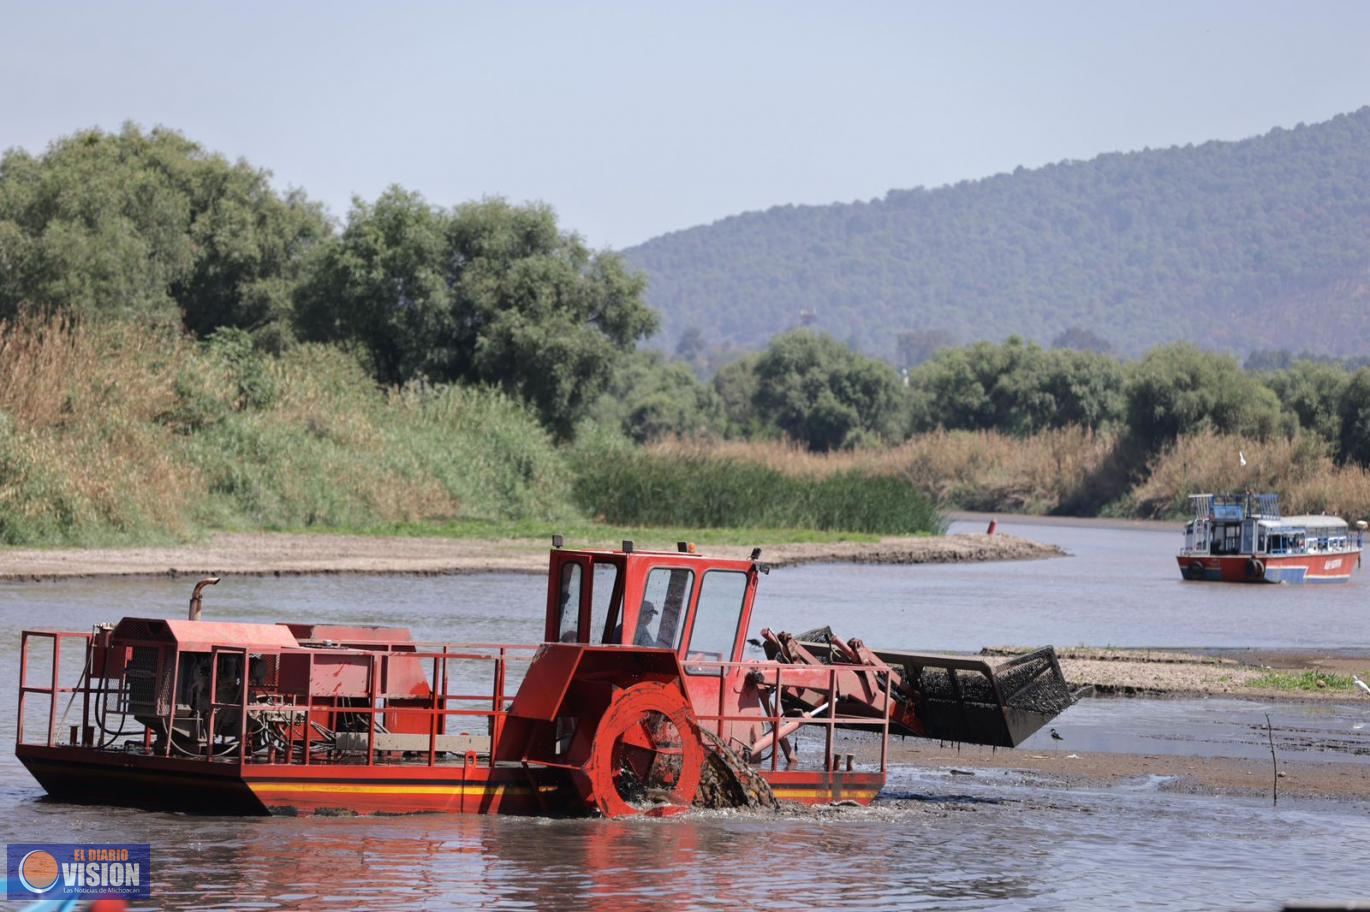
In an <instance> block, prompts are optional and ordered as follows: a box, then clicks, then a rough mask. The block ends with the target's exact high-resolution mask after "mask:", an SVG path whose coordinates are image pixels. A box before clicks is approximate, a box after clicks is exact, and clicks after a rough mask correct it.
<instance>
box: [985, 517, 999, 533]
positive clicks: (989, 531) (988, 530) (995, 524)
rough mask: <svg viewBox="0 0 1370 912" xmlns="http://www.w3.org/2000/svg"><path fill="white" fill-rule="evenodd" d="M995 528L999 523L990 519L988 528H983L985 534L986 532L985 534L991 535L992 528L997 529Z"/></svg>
mask: <svg viewBox="0 0 1370 912" xmlns="http://www.w3.org/2000/svg"><path fill="white" fill-rule="evenodd" d="M997 528H999V523H998V522H996V521H995V520H993V519H991V520H990V521H989V528H988V529H986V530H985V534H986V535H993V534H994V530H995V529H997Z"/></svg>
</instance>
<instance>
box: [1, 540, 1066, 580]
mask: <svg viewBox="0 0 1370 912" xmlns="http://www.w3.org/2000/svg"><path fill="white" fill-rule="evenodd" d="M548 547H549V543H548V542H546V541H542V540H537V541H534V540H531V539H499V540H480V539H451V538H381V537H368V536H361V535H327V534H312V535H300V534H291V533H273V532H263V533H220V534H217V535H214V536H212V537H211V538H209V539H208V540H207V541H205V542H200V543H193V544H186V545H174V546H168V547H135V548H50V549H38V548H30V549H23V548H4V549H0V581H3V580H26V581H35V580H59V579H76V578H81V577H101V576H177V577H180V576H205V575H220V574H238V575H251V576H302V575H315V574H338V573H359V574H368V575H373V574H410V575H426V574H432V575H439V574H458V573H545V572H546V570H547V550H548ZM708 552H709V553H710V554H713V555H718V556H722V557H735V558H739V559H741V558H745V557H747V556H748V555H749V554H750V553H751V547H750V546H743V545H731V546H712V545H711V546H709V548H708ZM1063 556H1065V552H1064V551H1062V550H1061V549H1060V548H1058V547H1056V546H1055V545H1044V544H1040V543H1038V542H1034V541H1029V540H1027V539H1024V538H1018V537H1017V536H1013V535H1004V534H996V535H984V534H977V535H942V536H931V537H921V538H885V539H881V540H880V541H878V542H831V543H802V544H780V545H768V546H764V550H763V556H762V560H764V561H765V562H766V563H768V564H770V565H771V566H772V567H793V566H799V565H801V564H817V563H867V564H926V563H963V562H978V561H1000V560H1040V559H1043V558H1049V557H1063Z"/></svg>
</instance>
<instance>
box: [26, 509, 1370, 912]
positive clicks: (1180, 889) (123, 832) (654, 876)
mask: <svg viewBox="0 0 1370 912" xmlns="http://www.w3.org/2000/svg"><path fill="white" fill-rule="evenodd" d="M981 528H982V527H981V525H980V524H978V523H976V524H974V525H970V524H966V525H961V526H957V527H954V529H953V531H961V530H962V529H965V530H971V529H974V530H975V531H980V529H981ZM1001 528H1002V529H1003V530H1005V531H1009V532H1013V533H1015V534H1021V535H1024V536H1026V537H1030V538H1035V539H1037V540H1041V541H1051V542H1055V543H1058V544H1060V545H1062V546H1063V547H1064V548H1066V549H1067V550H1068V551H1070V552H1071V554H1072V555H1073V556H1072V557H1070V558H1066V559H1060V560H1051V561H1035V562H1027V563H1004V564H983V565H948V566H930V567H864V566H817V567H803V568H796V569H792V570H778V571H775V572H773V573H772V574H771V575H770V576H769V577H768V578H766V579H764V580H763V581H762V587H761V594H760V597H759V599H758V605H757V614H756V618H755V625H754V626H755V628H756V629H759V628H760V627H763V626H770V627H773V628H777V629H787V630H792V631H798V630H803V629H807V628H809V627H814V626H818V625H821V624H830V625H832V626H833V628H834V629H835V630H836V631H837V632H838V633H839V634H841V635H842V636H844V637H851V636H860V637H862V638H864V639H865V640H866V641H867V642H869V643H872V644H878V645H888V646H891V647H907V648H915V649H978V648H979V647H981V646H984V645H992V644H1006V643H1011V644H1022V645H1027V644H1039V643H1055V644H1057V645H1077V644H1088V645H1110V644H1111V645H1115V646H1157V647H1160V646H1172V647H1178V646H1191V647H1192V646H1203V647H1280V646H1296V647H1329V648H1366V647H1368V646H1370V623H1368V622H1367V620H1366V614H1367V612H1366V608H1367V605H1366V604H1365V602H1366V593H1367V590H1366V585H1365V583H1364V581H1363V580H1362V579H1361V578H1360V577H1357V578H1356V579H1355V580H1354V581H1353V582H1352V583H1350V584H1349V585H1345V586H1330V587H1309V588H1297V587H1286V586H1268V587H1255V586H1235V587H1229V586H1217V585H1211V584H1202V583H1184V582H1181V581H1180V579H1179V573H1178V570H1177V569H1176V565H1175V562H1174V559H1173V553H1174V551H1175V550H1176V549H1177V547H1178V545H1179V536H1178V535H1177V534H1174V533H1160V532H1154V531H1149V530H1135V529H1126V530H1115V529H1104V528H1098V527H1074V526H1055V525H1052V526H1046V525H1043V526H1034V525H1030V524H1007V523H1006V524H1003V525H1001ZM0 560H3V554H2V553H0ZM189 589H190V586H189V584H188V581H186V580H163V579H152V580H77V581H69V582H63V583H9V584H0V680H3V681H8V682H14V681H15V680H16V678H17V667H16V665H17V647H18V632H19V631H20V630H21V629H23V628H25V627H39V626H41V627H61V628H66V629H73V630H85V629H88V628H89V627H90V625H91V624H93V623H96V622H99V621H104V620H114V619H117V618H119V617H121V616H123V615H126V614H127V615H140V614H141V615H165V616H182V615H183V612H184V610H185V604H186V599H187V597H188V595H189ZM545 592H546V587H545V583H544V582H543V581H542V580H541V579H539V578H537V577H530V576H517V575H486V576H456V577H385V578H382V577H300V578H272V577H266V578H242V579H225V580H224V581H223V582H222V583H220V584H219V586H217V587H215V588H213V589H210V590H208V591H207V596H206V605H205V610H206V616H207V617H211V618H215V619H222V620H230V619H232V620H254V621H276V620H318V621H323V622H331V623H374V622H379V623H394V624H403V625H407V626H409V627H410V628H411V629H412V630H413V631H414V633H415V635H416V636H418V637H419V638H422V639H434V640H439V639H448V640H468V641H470V640H477V641H486V642H491V641H515V642H526V641H529V640H531V639H534V638H536V637H537V636H538V635H539V634H540V632H541V615H542V600H543V598H544V597H545ZM753 632H754V631H753ZM10 686H13V683H11V685H10ZM1367 702H1370V701H1367ZM11 705H13V704H11ZM1266 709H1268V707H1267V708H1266ZM1263 711H1264V710H1263V709H1261V707H1260V704H1251V703H1243V702H1240V701H1180V702H1174V701H1154V700H1150V701H1147V700H1137V701H1090V702H1086V703H1085V704H1082V705H1081V706H1079V707H1076V708H1074V709H1071V710H1069V711H1068V712H1067V713H1066V714H1065V715H1063V716H1062V717H1061V718H1060V720H1058V727H1060V728H1061V729H1062V730H1063V731H1065V732H1066V733H1067V735H1068V736H1069V737H1070V739H1071V740H1070V743H1071V744H1072V747H1073V749H1081V750H1137V749H1139V748H1138V745H1144V747H1143V748H1141V749H1145V750H1146V751H1147V752H1149V753H1165V752H1166V751H1165V750H1163V749H1160V748H1161V747H1164V746H1165V745H1170V744H1173V743H1179V742H1177V741H1176V739H1175V738H1173V737H1171V735H1172V733H1173V732H1174V731H1175V730H1177V729H1179V728H1183V727H1185V726H1189V727H1190V728H1191V729H1193V728H1195V727H1196V726H1198V727H1205V726H1211V727H1212V730H1214V731H1217V732H1223V734H1221V735H1220V736H1219V737H1215V738H1214V739H1213V741H1212V742H1211V744H1210V746H1203V743H1207V742H1203V739H1198V740H1193V739H1191V740H1192V741H1193V743H1190V744H1189V745H1188V746H1183V747H1176V748H1175V750H1177V751H1183V752H1187V753H1200V754H1202V753H1204V752H1205V751H1208V752H1213V753H1216V754H1219V755H1232V756H1244V755H1245V754H1244V753H1243V752H1244V751H1246V750H1248V749H1254V748H1251V747H1250V745H1249V743H1248V742H1249V741H1250V740H1251V739H1246V740H1243V738H1242V737H1240V736H1235V737H1229V735H1231V734H1232V733H1233V732H1236V733H1237V734H1238V735H1239V734H1240V731H1241V729H1242V727H1243V726H1248V720H1249V719H1251V718H1257V717H1259V715H1260V713H1262V712H1263ZM1278 712H1284V713H1286V714H1287V717H1286V718H1285V720H1284V721H1289V722H1290V724H1305V723H1306V724H1308V725H1310V726H1313V727H1315V728H1317V729H1318V730H1319V731H1323V732H1327V733H1344V730H1349V729H1350V728H1351V727H1352V726H1353V725H1354V724H1355V723H1356V722H1358V721H1360V720H1361V719H1362V717H1363V713H1364V709H1363V707H1361V706H1356V705H1347V706H1340V707H1318V708H1309V709H1300V708H1298V707H1291V706H1290V705H1288V704H1286V705H1282V706H1281V707H1280V708H1279V709H1278ZM1248 727H1249V726H1248ZM13 735H14V719H13V713H12V710H11V711H10V712H9V713H7V714H5V715H3V716H0V739H3V740H5V741H6V742H7V743H12V740H13ZM1038 737H1040V736H1038ZM1348 737H1359V736H1358V735H1357V736H1350V735H1348ZM1033 743H1035V742H1030V744H1029V745H1028V747H1029V749H1030V748H1031V747H1032V744H1033ZM1212 745H1221V746H1212ZM1243 745H1245V746H1243ZM1341 759H1345V757H1342V758H1341ZM1161 784H1162V783H1161V781H1159V780H1153V779H1145V780H1137V781H1132V782H1127V783H1124V784H1123V785H1121V786H1117V787H1112V788H1107V789H1097V790H1080V789H1064V788H1061V787H1059V786H1055V785H1052V784H1048V783H1044V782H1043V781H1041V780H1039V779H1036V778H1034V777H1031V776H1025V775H1021V774H1017V773H1013V772H1005V771H988V770H986V771H982V772H981V774H980V775H977V776H974V777H962V776H951V775H949V774H946V773H944V772H938V771H923V770H916V769H910V768H902V769H898V768H897V769H894V770H892V773H891V776H890V782H889V785H888V787H887V788H886V791H885V793H884V796H883V798H882V800H881V801H880V802H879V803H878V805H877V806H876V807H874V808H870V809H839V810H830V811H825V812H805V813H798V814H792V815H782V816H779V817H776V816H773V815H765V816H755V815H746V814H734V813H705V814H694V815H688V816H686V817H684V818H676V819H672V820H666V821H644V820H635V821H603V820H583V821H546V820H520V819H513V818H507V819H502V818H481V817H460V816H442V817H434V816H424V817H408V818H368V819H333V818H327V819H317V818H316V819H310V818H302V819H291V818H260V819H243V818H214V817H188V816H183V815H176V814H154V813H145V812H138V811H130V810H119V809H105V808H87V807H73V806H67V805H61V804H57V803H54V802H49V801H45V800H42V798H41V792H40V790H39V789H38V788H37V786H36V784H35V783H34V782H33V780H32V779H31V778H29V776H28V775H27V773H26V772H25V771H24V770H23V768H22V767H21V766H19V764H18V763H17V762H16V761H15V760H14V759H13V757H12V755H10V754H9V753H8V751H5V752H0V836H3V838H4V839H5V841H7V842H15V841H39V840H52V841H78V840H81V841H87V840H88V841H97V840H103V841H136V842H150V843H152V845H153V862H154V883H155V887H154V905H155V906H157V907H165V908H207V907H223V908H237V909H264V908H308V909H318V908H340V909H341V908H368V909H373V908H374V909H381V908H397V909H398V908H406V909H409V908H454V909H476V908H482V909H483V908H491V909H580V908H585V909H606V910H636V909H643V910H646V909H724V908H726V909H736V908H756V907H763V906H764V907H768V908H777V909H805V910H809V909H814V908H841V909H996V910H1020V909H1042V910H1046V909H1053V910H1054V909H1080V910H1086V909H1098V908H1105V907H1112V908H1142V907H1146V908H1157V909H1243V910H1246V909H1253V910H1254V909H1277V908H1279V906H1280V904H1281V903H1282V902H1283V901H1285V900H1288V899H1295V898H1310V897H1328V896H1336V897H1342V898H1348V897H1370V875H1368V874H1367V873H1366V869H1367V865H1366V858H1367V854H1368V850H1370V814H1367V809H1370V808H1368V806H1367V804H1366V803H1354V804H1351V803H1342V804H1336V803H1328V802H1313V801H1296V800H1287V799H1283V798H1282V800H1281V802H1280V805H1279V807H1278V808H1272V807H1271V806H1270V805H1269V803H1268V802H1266V801H1263V800H1257V799H1251V800H1247V799H1230V798H1222V799H1219V798H1214V797H1208V796H1191V795H1181V794H1174V793H1171V792H1169V791H1166V790H1164V789H1163V788H1161V787H1160V786H1161ZM1367 795H1368V796H1370V765H1368V766H1367Z"/></svg>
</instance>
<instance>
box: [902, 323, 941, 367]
mask: <svg viewBox="0 0 1370 912" xmlns="http://www.w3.org/2000/svg"><path fill="white" fill-rule="evenodd" d="M955 344H956V337H955V336H954V335H952V334H951V333H949V332H947V331H946V330H945V329H911V330H907V331H905V332H901V333H899V335H897V336H896V337H895V341H894V363H895V366H897V367H902V368H904V369H908V368H912V367H917V366H918V365H920V364H922V363H923V362H925V361H929V360H931V359H932V357H933V356H934V355H936V354H937V353H938V352H939V351H941V350H942V349H944V348H950V347H951V346H953V345H955Z"/></svg>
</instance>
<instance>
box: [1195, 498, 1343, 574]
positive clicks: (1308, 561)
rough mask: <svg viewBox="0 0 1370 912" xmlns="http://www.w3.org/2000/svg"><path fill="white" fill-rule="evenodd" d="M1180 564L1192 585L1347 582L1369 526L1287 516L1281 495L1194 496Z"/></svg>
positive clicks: (1333, 519) (1308, 517) (1314, 517)
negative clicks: (1281, 513) (1281, 508)
mask: <svg viewBox="0 0 1370 912" xmlns="http://www.w3.org/2000/svg"><path fill="white" fill-rule="evenodd" d="M1189 500H1190V503H1191V504H1192V505H1193V514H1192V517H1191V518H1190V520H1189V522H1187V523H1185V527H1184V549H1183V550H1181V551H1180V554H1179V557H1178V560H1179V563H1180V574H1181V575H1182V576H1183V577H1184V578H1185V579H1187V580H1202V581H1207V582H1223V583H1344V582H1346V581H1347V580H1349V579H1350V578H1351V571H1353V570H1355V569H1356V568H1357V567H1359V566H1360V559H1361V548H1362V545H1363V543H1364V537H1365V528H1366V524H1365V522H1363V521H1362V522H1358V523H1356V528H1355V529H1354V530H1353V529H1352V528H1351V527H1350V526H1349V525H1347V523H1346V521H1345V520H1343V519H1339V518H1337V517H1335V516H1325V515H1318V516H1281V515H1280V498H1279V495H1278V494H1251V493H1246V494H1194V495H1191V496H1190V498H1189Z"/></svg>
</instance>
